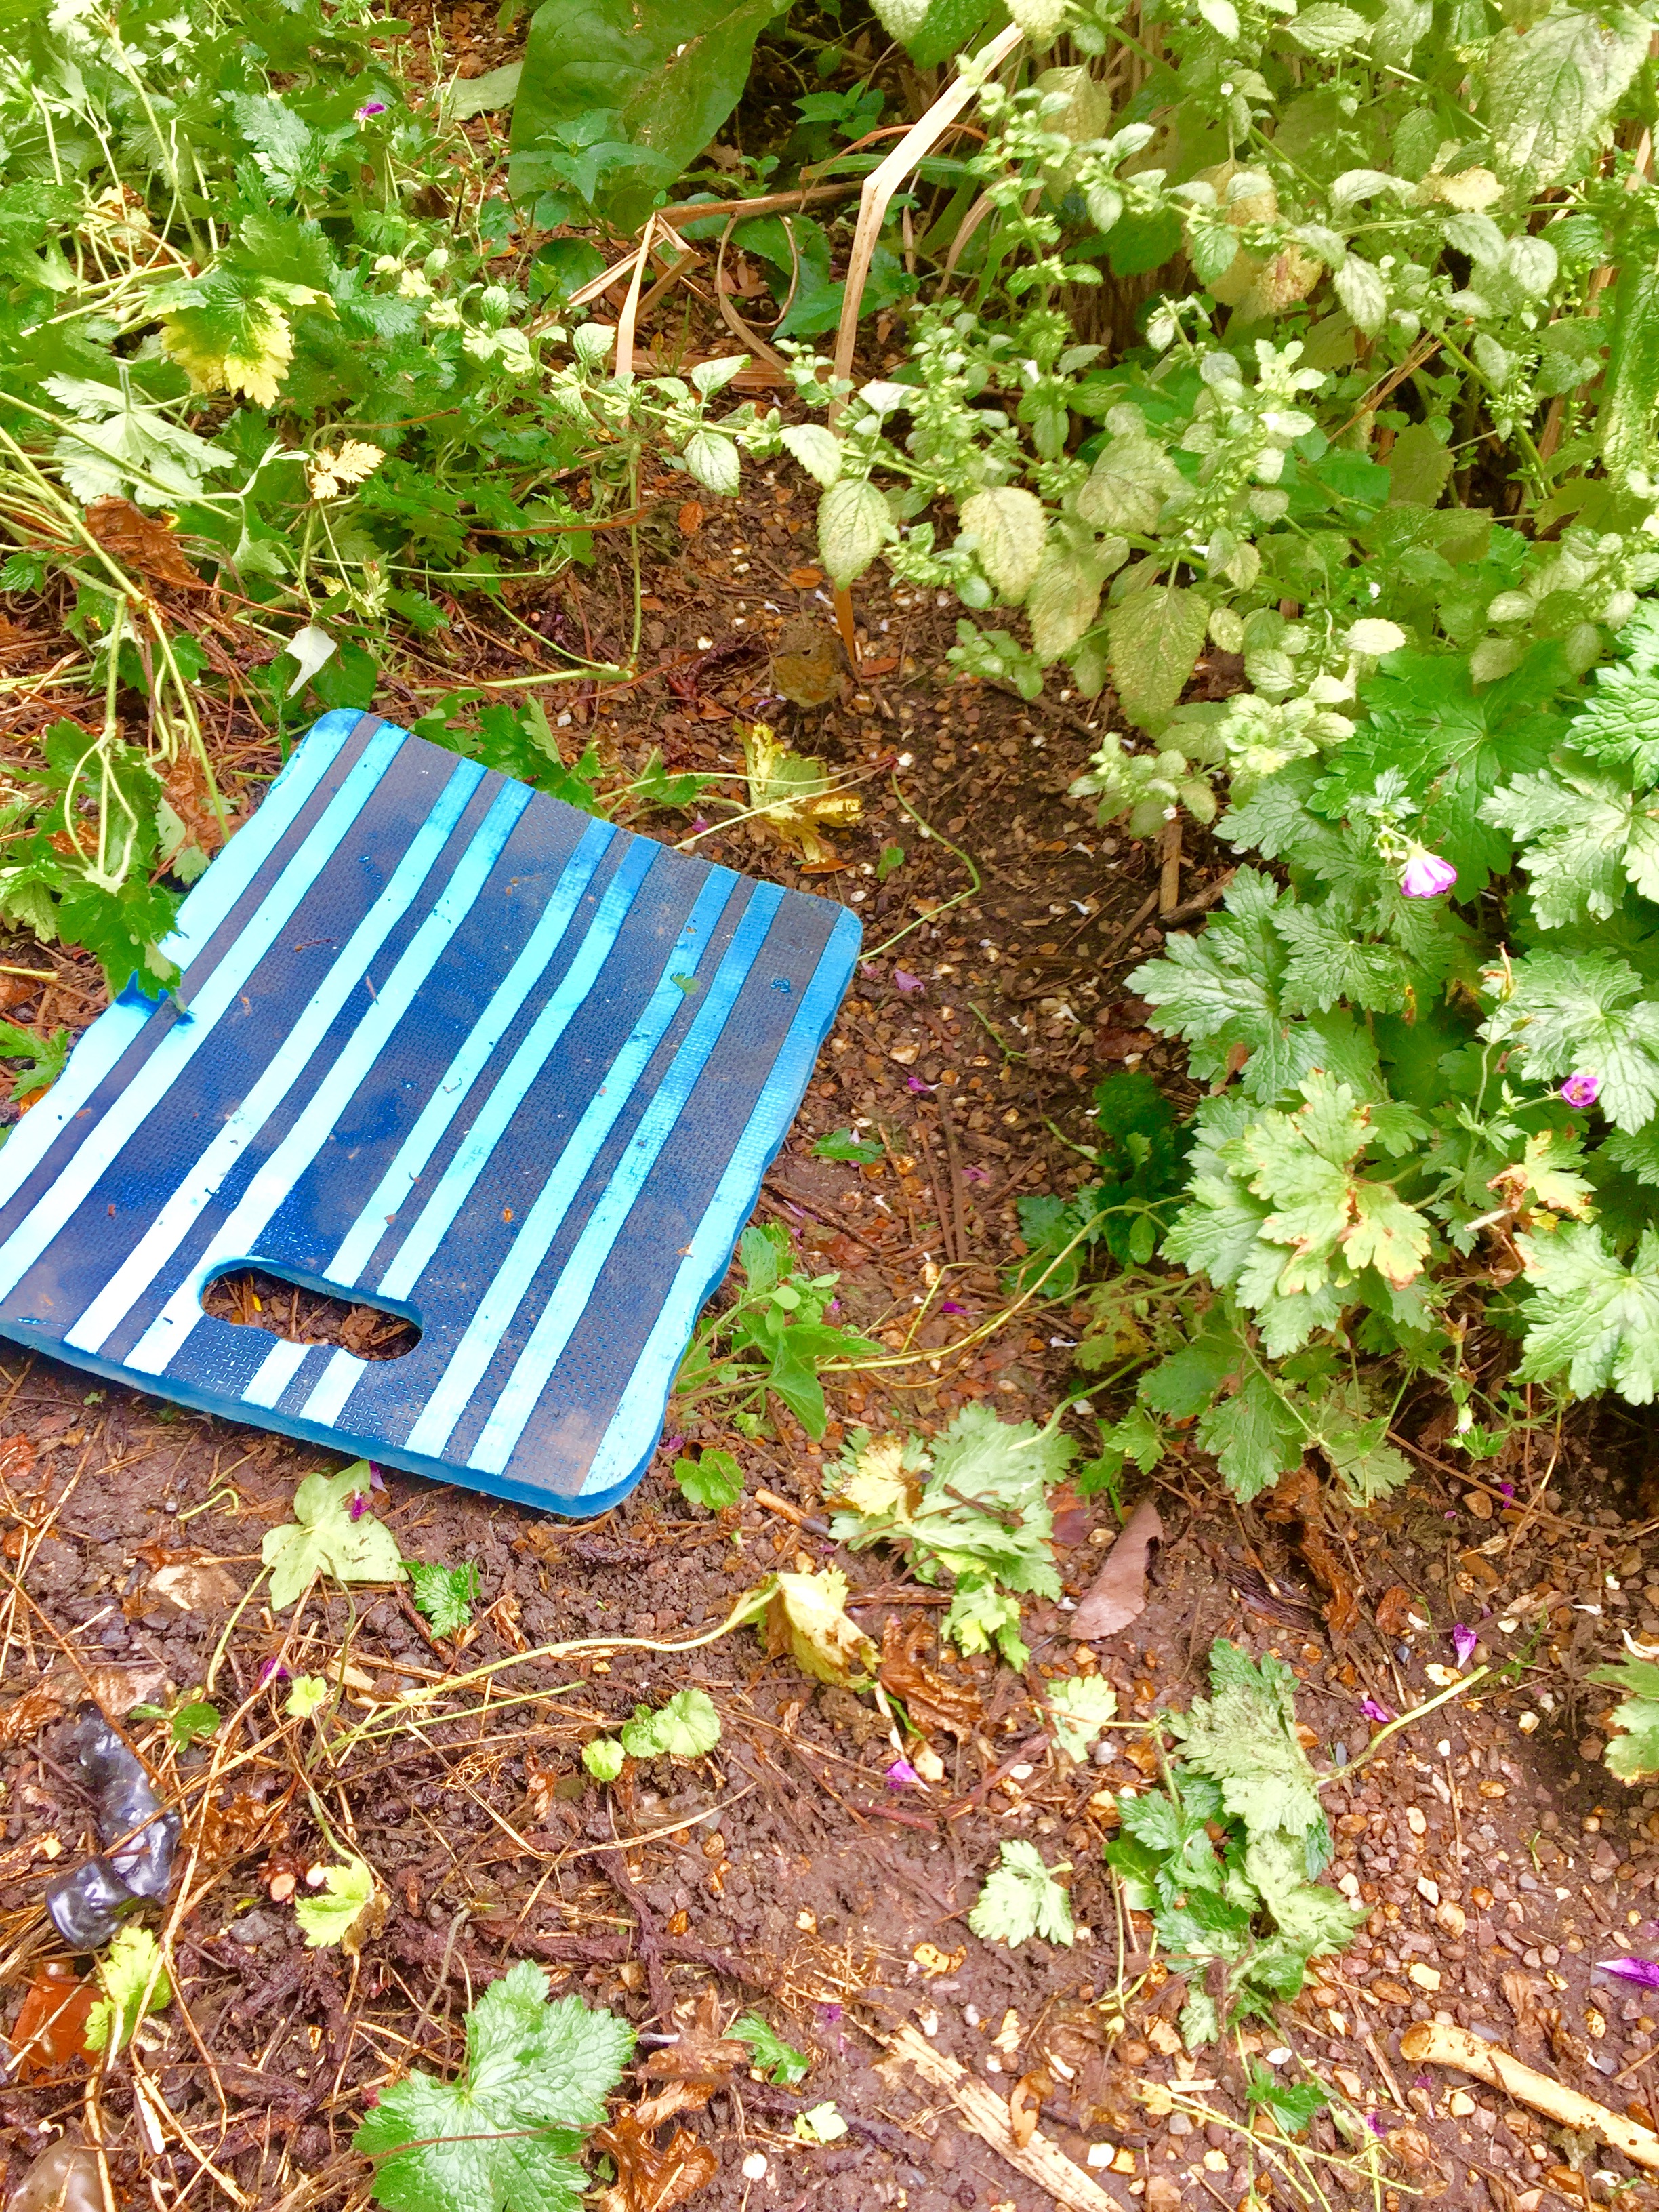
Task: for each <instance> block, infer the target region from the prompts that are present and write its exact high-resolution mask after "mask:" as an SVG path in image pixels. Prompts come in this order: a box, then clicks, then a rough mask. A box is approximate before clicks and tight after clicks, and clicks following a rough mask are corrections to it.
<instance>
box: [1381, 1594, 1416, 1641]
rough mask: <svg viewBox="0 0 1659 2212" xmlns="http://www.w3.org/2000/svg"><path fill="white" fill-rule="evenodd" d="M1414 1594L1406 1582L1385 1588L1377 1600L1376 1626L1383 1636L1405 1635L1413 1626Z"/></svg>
mask: <svg viewBox="0 0 1659 2212" xmlns="http://www.w3.org/2000/svg"><path fill="white" fill-rule="evenodd" d="M1411 1609H1412V1594H1411V1592H1410V1591H1409V1590H1408V1589H1407V1588H1406V1585H1405V1584H1404V1583H1395V1584H1394V1585H1393V1587H1392V1588H1391V1589H1385V1590H1384V1591H1383V1595H1382V1596H1381V1597H1380V1598H1378V1600H1377V1601H1376V1626H1377V1631H1378V1632H1379V1634H1381V1635H1383V1636H1403V1635H1404V1634H1405V1633H1406V1631H1407V1629H1408V1628H1409V1627H1410V1626H1411Z"/></svg>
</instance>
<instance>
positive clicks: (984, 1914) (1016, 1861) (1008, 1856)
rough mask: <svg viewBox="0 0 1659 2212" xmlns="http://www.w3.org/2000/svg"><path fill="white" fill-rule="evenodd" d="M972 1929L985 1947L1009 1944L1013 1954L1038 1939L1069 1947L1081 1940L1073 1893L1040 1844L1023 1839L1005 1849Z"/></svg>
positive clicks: (979, 1901) (988, 1880) (982, 1896)
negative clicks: (1056, 1876) (1058, 1877)
mask: <svg viewBox="0 0 1659 2212" xmlns="http://www.w3.org/2000/svg"><path fill="white" fill-rule="evenodd" d="M1060 1871H1062V1872H1063V1871H1065V1869H1060ZM968 1925H969V1927H970V1928H971V1929H973V1931H974V1933H975V1936H978V1937H980V1939H981V1942H987V1943H1006V1945H1007V1946H1008V1948H1009V1949H1010V1950H1014V1949H1017V1948H1018V1946H1019V1945H1020V1944H1022V1943H1025V1942H1030V1938H1031V1937H1032V1936H1041V1937H1042V1941H1043V1942H1045V1943H1063V1944H1065V1945H1066V1946H1067V1947H1068V1948H1069V1947H1070V1945H1071V1944H1073V1942H1075V1941H1076V1940H1077V1930H1076V1928H1075V1926H1074V1925H1073V1920H1072V1899H1071V1896H1070V1893H1068V1892H1067V1890H1066V1888H1065V1887H1064V1886H1063V1885H1062V1884H1061V1883H1060V1882H1058V1881H1055V1880H1054V1871H1053V1870H1051V1869H1050V1868H1049V1867H1048V1865H1047V1863H1045V1861H1044V1859H1043V1857H1042V1852H1041V1851H1039V1850H1038V1849H1037V1847H1036V1844H1028V1843H1026V1842H1025V1841H1024V1839H1023V1838H1019V1837H1016V1838H1012V1840H1011V1841H1009V1842H1007V1843H1005V1844H1002V1845H1001V1847H1000V1850H999V1853H998V1857H997V1863H996V1864H995V1866H994V1867H993V1868H992V1869H991V1871H990V1873H989V1874H987V1875H986V1877H985V1883H984V1887H982V1888H981V1891H980V1893H979V1897H978V1899H977V1900H976V1902H975V1905H974V1909H973V1911H971V1912H970V1913H969V1915H968Z"/></svg>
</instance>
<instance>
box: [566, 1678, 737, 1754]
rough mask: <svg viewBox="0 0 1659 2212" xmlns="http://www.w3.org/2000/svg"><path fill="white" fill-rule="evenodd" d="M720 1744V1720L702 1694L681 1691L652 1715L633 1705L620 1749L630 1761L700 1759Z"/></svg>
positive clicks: (699, 1692)
mask: <svg viewBox="0 0 1659 2212" xmlns="http://www.w3.org/2000/svg"><path fill="white" fill-rule="evenodd" d="M719 1741H720V1715H719V1714H718V1713H717V1712H716V1711H714V1705H713V1703H712V1701H711V1700H710V1699H709V1697H708V1692H707V1691H704V1690H682V1691H680V1692H679V1693H678V1696H676V1697H672V1698H671V1699H669V1700H668V1703H667V1704H666V1705H659V1707H658V1708H657V1710H656V1711H654V1712H653V1711H652V1710H651V1708H650V1706H649V1705H635V1708H634V1717H633V1719H632V1720H631V1721H627V1722H625V1723H623V1729H622V1747H623V1750H624V1751H625V1752H626V1753H628V1755H629V1758H630V1759H662V1758H669V1759H701V1758H702V1755H703V1753H705V1752H709V1751H713V1749H714V1746H715V1745H716V1744H717V1743H718V1742H719ZM589 1771H590V1772H592V1769H591V1768H590V1769H589Z"/></svg>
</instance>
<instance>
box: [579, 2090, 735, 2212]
mask: <svg viewBox="0 0 1659 2212" xmlns="http://www.w3.org/2000/svg"><path fill="white" fill-rule="evenodd" d="M652 2135H653V2130H652V2129H651V2128H650V2127H648V2126H645V2127H642V2126H641V2124H640V2120H639V2117H638V2114H637V2113H635V2112H618V2113H617V2116H616V2118H615V2119H613V2120H612V2121H611V2124H610V2125H609V2126H608V2127H603V2128H595V2129H594V2130H593V2133H592V2136H590V2138H589V2140H590V2142H592V2143H593V2144H594V2146H595V2147H596V2148H598V2149H599V2150H602V2151H605V2152H606V2153H608V2154H609V2155H610V2156H611V2158H612V2159H613V2160H615V2161H616V2167H617V2179H616V2180H615V2181H614V2182H613V2183H612V2185H611V2187H610V2188H609V2189H607V2190H605V2191H603V2193H602V2194H601V2196H600V2197H599V2203H600V2205H601V2207H602V2208H603V2212H671V2207H672V2206H674V2205H676V2204H684V2203H685V2201H686V2199H687V2197H695V2196H696V2193H697V2191H699V2190H700V2189H706V2188H707V2187H708V2185H709V2183H710V2182H711V2181H712V2180H713V2179H714V2176H715V2174H716V2172H718V2171H719V2169H720V2160H718V2159H717V2158H716V2156H715V2155H714V2150H713V2149H712V2148H711V2147H710V2146H709V2145H708V2143H704V2142H698V2141H697V2139H696V2136H694V2135H690V2134H689V2133H688V2132H687V2130H685V2129H684V2128H681V2127H677V2128H676V2129H675V2130H674V2131H673V2133H672V2134H671V2136H669V2138H668V2141H667V2142H666V2143H665V2145H663V2146H662V2148H658V2146H657V2145H656V2144H655V2143H654V2142H653V2141H652Z"/></svg>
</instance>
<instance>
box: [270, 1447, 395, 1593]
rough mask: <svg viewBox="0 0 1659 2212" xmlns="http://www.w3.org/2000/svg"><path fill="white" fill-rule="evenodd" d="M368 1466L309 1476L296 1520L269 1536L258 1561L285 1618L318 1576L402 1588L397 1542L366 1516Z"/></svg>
mask: <svg viewBox="0 0 1659 2212" xmlns="http://www.w3.org/2000/svg"><path fill="white" fill-rule="evenodd" d="M368 1482H369V1476H368V1461H367V1460H356V1461H354V1462H353V1463H352V1465H351V1466H349V1467H348V1468H343V1469H342V1471H341V1472H340V1473H339V1474H334V1475H329V1474H308V1475H307V1477H306V1479H305V1480H304V1481H303V1482H302V1483H301V1485H300V1487H299V1488H298V1490H297V1491H295V1494H294V1519H293V1520H292V1521H290V1522H286V1523H285V1524H284V1525H283V1527H282V1528H269V1529H267V1530H266V1532H265V1534H264V1541H263V1542H262V1544H261V1546H260V1552H259V1556H260V1557H261V1559H264V1563H265V1565H266V1566H267V1567H269V1568H270V1601H271V1603H272V1605H273V1606H275V1607H276V1609H277V1610H278V1611H279V1612H280V1611H281V1610H282V1608H283V1607H284V1606H289V1605H292V1604H293V1602H294V1601H295V1598H296V1597H299V1596H300V1595H301V1594H302V1593H303V1592H304V1591H306V1590H307V1589H310V1587H311V1584H312V1583H313V1580H314V1579H315V1577H317V1576H318V1575H319V1574H330V1575H332V1576H333V1577H334V1578H335V1580H336V1581H337V1582H342V1583H399V1582H402V1581H403V1580H404V1565H403V1562H402V1560H401V1559H399V1558H398V1543H397V1539H396V1538H395V1537H394V1536H393V1535H392V1531H391V1530H390V1529H389V1528H386V1526H385V1524H384V1523H383V1522H379V1521H377V1520H375V1518H374V1516H373V1514H371V1513H369V1512H368V1511H367V1510H366V1506H365V1502H366V1500H367V1499H368V1494H369V1488H368Z"/></svg>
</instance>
